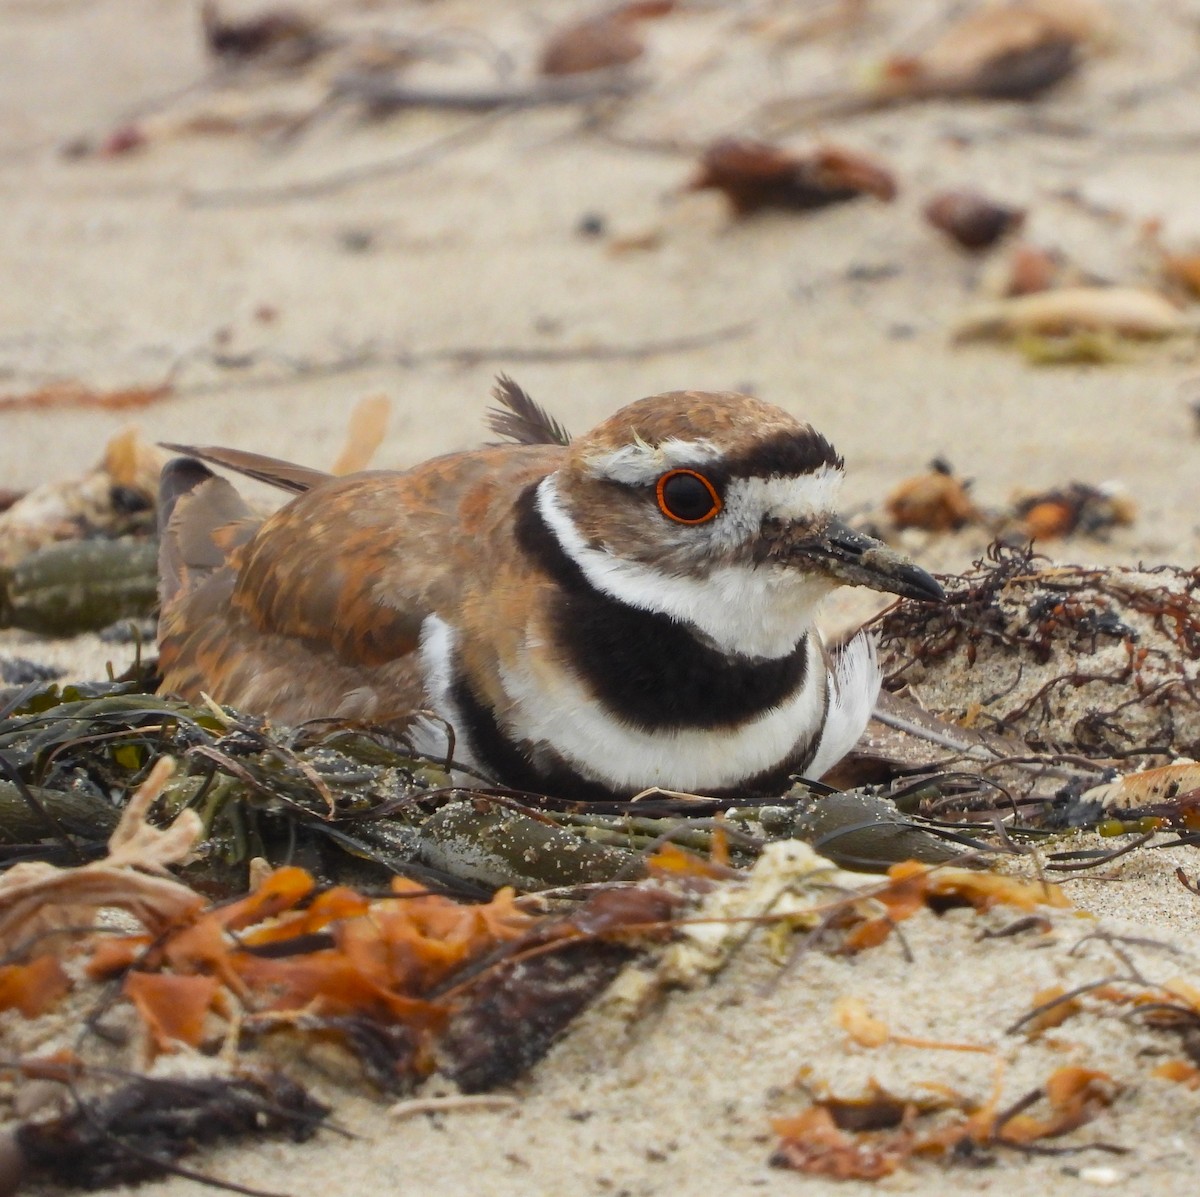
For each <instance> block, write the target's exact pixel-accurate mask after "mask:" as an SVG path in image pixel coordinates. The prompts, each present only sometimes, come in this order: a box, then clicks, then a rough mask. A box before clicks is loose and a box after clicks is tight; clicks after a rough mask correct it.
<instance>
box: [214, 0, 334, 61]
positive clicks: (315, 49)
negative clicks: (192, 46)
mask: <svg viewBox="0 0 1200 1197" xmlns="http://www.w3.org/2000/svg"><path fill="white" fill-rule="evenodd" d="M200 21H201V27H202V30H203V33H204V44H205V46H206V47H207V49H208V52H209V53H210V54H211V55H212V56H213V57H214V58H217V59H220V60H221V61H222V62H225V63H228V64H236V65H241V64H245V63H251V62H254V63H263V64H265V65H268V66H272V67H279V68H293V67H300V66H305V65H307V64H308V63H310V62H311V61H312V60H313V59H314V58H316V57H317V56H318V55H320V54H321V53H323V52H324V51H325V50H326V49H328V48H329V44H330V43H329V39H328V38H327V37H326V35H325V34H324V33H323V32H322V30H321V28H320V26H319V25H318V24H317V23H316V22H315V21H313V20H312V19H311V18H310V17H308V16H306V15H304V14H303V13H301V12H298V11H296V10H293V9H289V8H267V9H263V10H262V11H261V12H258V13H256V14H254V15H253V16H249V17H244V18H241V19H234V18H229V17H222V16H221V14H220V12H219V11H218V9H217V4H216V0H204V3H203V4H202V5H201V6H200Z"/></svg>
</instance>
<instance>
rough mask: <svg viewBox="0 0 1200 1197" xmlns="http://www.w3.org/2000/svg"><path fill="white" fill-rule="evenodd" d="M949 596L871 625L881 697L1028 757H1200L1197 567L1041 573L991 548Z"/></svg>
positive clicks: (1030, 559)
mask: <svg viewBox="0 0 1200 1197" xmlns="http://www.w3.org/2000/svg"><path fill="white" fill-rule="evenodd" d="M946 589H947V596H948V597H947V601H946V603H945V604H944V605H943V606H939V607H937V608H926V609H918V608H917V605H916V604H900V605H899V606H898V607H896V608H895V609H893V610H892V611H890V612H889V613H887V614H886V615H885V616H884V617H883V618H882V619H881V620H880V621H879V624H878V626H879V630H880V635H881V650H882V660H883V663H884V667H885V671H886V673H887V685H888V686H889V688H891V689H897V688H899V687H901V686H906V685H907V686H912V687H915V688H916V690H917V691H919V692H920V693H921V694H922V695H923V696H924V698H925V700H926V702H927V703H929V704H930V705H932V706H934V707H935V708H936V709H938V710H940V711H943V712H945V713H947V714H948V715H949V716H950V717H951V718H957V719H960V720H966V721H967V723H968V725H970V724H974V723H979V724H982V725H984V726H989V727H992V728H994V729H995V730H998V731H1002V732H1009V733H1012V732H1015V733H1017V734H1019V735H1021V736H1023V737H1024V739H1025V741H1026V743H1027V744H1028V745H1029V747H1030V748H1032V749H1033V750H1034V751H1035V752H1043V753H1045V752H1060V753H1072V754H1076V755H1078V756H1079V757H1081V758H1084V759H1096V760H1108V761H1109V762H1110V763H1112V762H1114V761H1115V760H1116V759H1119V758H1120V757H1122V756H1124V755H1127V754H1128V753H1129V752H1131V751H1132V752H1138V753H1143V754H1153V753H1159V754H1166V755H1170V756H1177V755H1182V756H1193V757H1194V756H1196V755H1197V754H1198V753H1200V702H1198V701H1197V695H1198V694H1200V690H1198V688H1197V671H1198V666H1197V663H1198V662H1200V570H1190V571H1189V570H1184V569H1178V568H1174V567H1167V566H1162V567H1159V568H1157V569H1154V570H1120V569H1100V568H1088V567H1083V566H1050V565H1049V564H1048V563H1045V562H1044V560H1043V559H1042V558H1039V557H1038V556H1037V555H1036V554H1034V553H1033V552H1032V550H1031V549H1028V548H1025V549H1016V548H1010V547H1005V546H1002V545H999V544H997V545H993V546H992V548H991V549H990V550H989V552H988V556H987V559H986V560H982V561H978V562H976V563H975V565H974V567H973V569H972V570H971V571H970V572H968V573H967V574H964V575H962V576H960V577H957V578H951V579H949V580H948V584H947V587H946Z"/></svg>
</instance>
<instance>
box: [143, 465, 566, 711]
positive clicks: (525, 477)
mask: <svg viewBox="0 0 1200 1197" xmlns="http://www.w3.org/2000/svg"><path fill="white" fill-rule="evenodd" d="M562 453H563V450H562V449H560V448H555V447H551V446H531V447H517V446H506V447H501V448H493V449H485V450H480V451H476V452H472V453H464V454H456V455H451V456H448V457H443V458H439V459H435V460H434V461H430V462H426V463H424V464H423V465H421V466H418V467H417V468H415V469H413V470H410V471H408V472H405V473H394V472H387V471H379V472H373V473H363V474H354V475H350V476H348V477H345V478H332V477H325V478H322V479H321V480H320V481H319V482H314V483H313V484H312V485H311V486H310V488H309V489H307V490H305V491H303V492H302V493H300V494H298V495H297V496H296V497H295V498H294V499H292V500H291V501H290V502H289V503H287V504H286V505H285V506H284V507H282V508H281V509H280V510H279V511H277V512H276V513H275V514H274V515H272V516H270V517H269V518H268V519H266V520H265V521H264V522H263V523H262V524H261V526H260V527H257V528H255V529H254V530H253V531H252V532H251V534H250V535H248V536H245V537H237V536H229V531H228V529H229V528H230V525H229V524H228V523H225V524H220V525H219V526H214V524H215V520H216V515H215V512H216V510H217V508H218V507H220V506H221V503H222V502H223V501H225V500H226V499H227V496H225V495H222V494H221V493H220V491H219V488H216V487H213V486H212V483H213V482H220V480H219V479H212V480H211V481H210V480H203V481H202V482H201V483H199V484H198V485H197V487H196V488H195V490H194V491H193V492H189V493H190V494H194V496H195V497H194V498H191V499H190V500H184V499H180V500H179V501H178V503H177V505H176V510H175V513H174V514H173V515H172V516H171V517H170V520H169V527H170V529H171V533H172V545H173V547H172V548H171V549H170V550H164V551H165V552H171V553H176V554H179V555H180V556H185V557H189V558H190V561H191V562H192V564H188V563H187V562H185V565H184V568H183V570H182V571H180V569H179V568H178V567H176V568H175V572H176V574H181V576H182V578H183V579H184V580H183V583H182V586H181V588H179V589H178V591H177V593H176V594H175V595H174V597H173V598H171V599H170V600H169V601H167V602H165V603H164V609H163V617H162V621H161V625H160V636H159V641H160V662H161V665H162V669H163V675H164V685H165V687H166V688H167V689H170V690H174V691H177V692H180V693H184V694H186V695H189V696H193V697H194V696H196V695H198V694H199V693H200V692H201V691H203V692H206V693H209V694H212V695H213V696H214V697H216V698H218V699H219V700H220V701H223V702H229V703H231V704H233V705H235V706H241V707H242V708H244V709H246V710H249V711H253V712H256V713H262V714H267V715H272V716H274V717H275V718H278V719H280V720H282V721H285V722H288V721H291V722H295V721H298V720H302V719H307V718H313V717H316V716H324V715H340V716H343V717H352V718H367V719H373V720H378V721H390V720H393V719H397V718H399V717H401V716H402V715H403V714H405V713H407V712H409V711H411V710H412V709H413V708H415V707H418V706H420V705H421V704H422V698H423V695H422V691H421V687H420V682H419V676H418V663H417V660H416V657H415V654H414V650H415V649H416V647H417V644H418V640H419V636H420V631H421V625H422V624H423V622H424V621H425V619H426V618H427V617H428V616H429V615H430V614H431V613H433V612H438V613H440V614H442V615H443V616H444V617H446V618H448V619H451V620H452V621H453V620H454V618H455V613H456V612H457V611H458V610H459V609H460V608H461V607H462V606H463V605H464V604H467V605H470V606H472V607H476V606H477V605H478V602H479V600H480V596H481V595H483V594H486V592H487V590H488V588H489V586H491V585H493V584H494V578H495V575H496V573H497V570H498V568H499V566H500V563H501V561H502V560H503V559H504V558H505V556H506V555H508V556H511V549H512V545H511V540H510V539H506V537H507V535H508V529H509V522H510V519H511V503H512V500H513V499H515V497H516V495H517V494H518V493H519V492H520V490H522V489H523V488H524V487H525V486H526V485H529V484H531V483H533V482H535V481H536V480H537V479H538V478H539V477H542V476H544V475H545V474H546V473H547V472H549V471H550V470H551V469H553V468H555V466H556V465H557V464H558V462H559V460H560V459H561V455H562ZM222 456H224V454H223V452H222ZM210 459H215V454H214V455H213V457H212V458H210ZM284 464H286V463H284ZM193 467H194V468H195V469H203V467H200V466H198V465H197V464H196V463H193ZM253 468H254V469H256V470H257V469H258V466H254V467H253ZM272 471H273V472H275V473H276V474H277V476H280V477H283V476H284V475H281V474H278V472H277V471H276V470H275V467H274V466H272ZM255 476H257V474H256V475H255ZM224 485H225V486H228V483H225V484H224ZM210 488H211V489H210ZM230 489H232V488H230ZM209 496H211V498H209ZM202 499H205V500H206V501H205V502H204V503H203V504H202V503H201V500H202ZM225 536H229V541H230V543H229V545H228V548H227V549H226V546H225V544H224V542H223V539H222V538H223V537H225ZM197 544H198V545H199V549H197V548H196V547H194V546H195V545H197ZM185 545H193V547H192V548H191V549H189V550H188V551H187V553H185V552H184V549H183V546H185ZM214 547H215V548H216V549H217V550H218V552H219V553H220V554H221V555H222V560H221V563H220V564H219V565H218V566H217V567H216V568H212V567H211V566H210V565H209V562H211V560H212V557H213V553H212V549H213V548H214ZM165 572H166V571H165V569H164V576H165ZM189 579H191V580H192V584H191V585H189ZM164 589H166V583H165V582H164Z"/></svg>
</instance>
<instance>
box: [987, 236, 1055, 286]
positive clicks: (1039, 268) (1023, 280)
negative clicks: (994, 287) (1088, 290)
mask: <svg viewBox="0 0 1200 1197" xmlns="http://www.w3.org/2000/svg"><path fill="white" fill-rule="evenodd" d="M1066 268H1067V263H1066V260H1065V259H1064V258H1063V255H1062V254H1061V253H1059V252H1058V251H1057V250H1053V249H1044V248H1042V247H1041V246H1039V245H1030V244H1029V243H1028V242H1021V243H1019V244H1017V245H1014V246H1013V248H1012V253H1011V254H1010V256H1009V259H1008V262H1007V263H1006V271H1005V278H1004V281H1003V283H1002V284H1001V286H1000V293H1001V295H1004V296H1009V297H1011V296H1014V295H1032V294H1034V292H1036V291H1049V290H1050V289H1051V288H1052V287H1061V286H1063V285H1064V278H1063V274H1064V271H1065V270H1066Z"/></svg>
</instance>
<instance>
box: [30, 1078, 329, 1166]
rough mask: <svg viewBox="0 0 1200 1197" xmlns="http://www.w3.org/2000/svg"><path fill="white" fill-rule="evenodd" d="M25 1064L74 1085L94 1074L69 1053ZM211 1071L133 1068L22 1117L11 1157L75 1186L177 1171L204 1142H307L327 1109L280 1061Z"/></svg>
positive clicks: (327, 1112) (209, 1143)
mask: <svg viewBox="0 0 1200 1197" xmlns="http://www.w3.org/2000/svg"><path fill="white" fill-rule="evenodd" d="M28 1068H29V1071H30V1073H31V1074H33V1076H34V1077H35V1078H36V1079H39V1080H57V1081H60V1082H61V1083H63V1084H72V1085H74V1086H76V1088H77V1087H78V1085H79V1083H80V1081H81V1080H82V1079H84V1078H86V1077H87V1075H88V1069H87V1068H86V1066H84V1065H82V1063H79V1064H76V1065H74V1066H73V1065H72V1063H71V1062H69V1061H62V1062H52V1063H47V1064H45V1065H43V1066H41V1067H39V1066H36V1065H33V1064H30V1065H29V1066H28ZM212 1071H213V1073H214V1075H211V1076H196V1075H192V1076H186V1075H180V1076H171V1077H158V1076H140V1077H136V1078H134V1079H132V1080H126V1081H124V1083H122V1084H120V1085H117V1086H113V1085H111V1084H110V1085H109V1086H107V1087H106V1088H105V1089H104V1090H103V1091H102V1092H100V1093H98V1094H97V1095H96V1096H94V1097H88V1098H86V1099H79V1100H77V1102H76V1104H75V1106H74V1108H72V1109H71V1110H70V1111H69V1112H67V1113H65V1114H61V1115H57V1116H55V1117H51V1118H38V1119H30V1120H28V1121H26V1122H22V1123H20V1124H19V1125H18V1126H17V1127H16V1129H15V1131H13V1132H12V1138H13V1145H14V1150H15V1152H16V1155H17V1159H16V1160H15V1161H14V1167H15V1169H16V1170H17V1171H19V1172H20V1173H21V1174H22V1176H23V1179H28V1180H30V1181H42V1182H43V1183H45V1182H49V1183H52V1184H54V1185H57V1186H64V1187H68V1188H79V1189H101V1188H104V1189H107V1188H111V1187H113V1186H116V1185H127V1184H137V1183H139V1182H141V1181H144V1180H149V1179H151V1178H153V1177H159V1176H165V1175H168V1174H169V1173H171V1172H173V1171H177V1169H176V1168H175V1167H174V1164H175V1161H177V1160H179V1159H182V1158H183V1157H184V1156H186V1155H190V1154H192V1153H193V1152H195V1151H196V1150H198V1149H199V1148H200V1147H204V1146H210V1145H213V1144H217V1143H235V1142H239V1141H242V1140H245V1139H251V1138H252V1139H256V1140H257V1139H262V1138H274V1137H278V1136H283V1137H286V1138H288V1139H290V1140H291V1141H292V1142H294V1143H303V1142H306V1141H307V1140H308V1139H310V1138H312V1136H313V1135H315V1134H316V1133H317V1131H318V1129H320V1127H321V1124H322V1123H323V1121H324V1120H325V1118H326V1116H327V1115H328V1114H329V1112H330V1107H329V1106H327V1105H325V1104H324V1103H322V1102H319V1101H317V1100H316V1098H314V1097H312V1096H311V1095H310V1094H309V1093H308V1091H307V1090H306V1089H305V1088H304V1087H303V1086H302V1085H300V1084H297V1082H295V1081H294V1080H292V1079H290V1078H289V1077H287V1076H285V1075H284V1074H283V1073H281V1072H279V1071H277V1070H274V1069H252V1068H242V1069H237V1070H234V1071H232V1072H231V1073H229V1074H228V1075H226V1074H223V1073H221V1072H220V1071H219V1070H218V1069H217V1067H216V1066H213V1068H212ZM187 1175H189V1176H190V1178H191V1179H193V1180H195V1179H197V1176H196V1174H195V1173H190V1174H187ZM202 1179H205V1180H206V1181H207V1182H208V1183H209V1184H213V1185H215V1186H216V1187H218V1188H223V1187H227V1186H224V1185H222V1184H221V1182H220V1181H219V1180H216V1179H215V1178H207V1177H206V1178H202Z"/></svg>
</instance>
